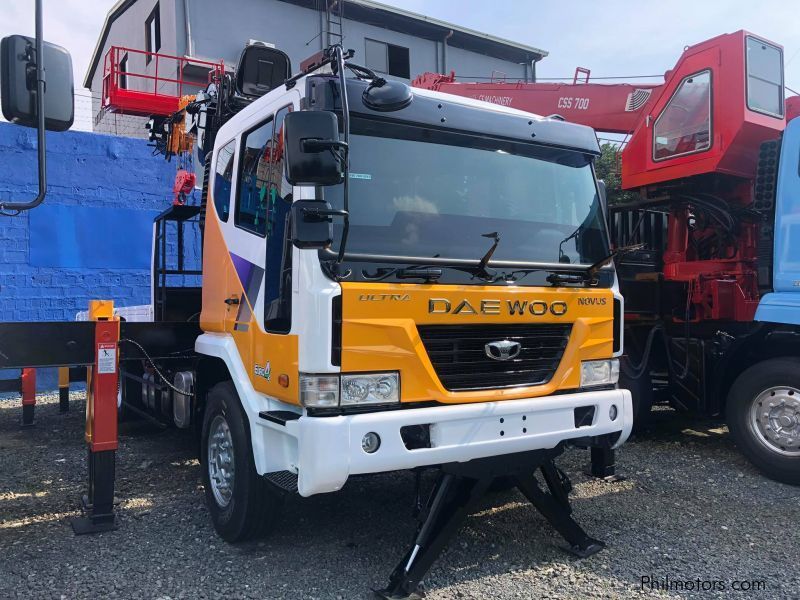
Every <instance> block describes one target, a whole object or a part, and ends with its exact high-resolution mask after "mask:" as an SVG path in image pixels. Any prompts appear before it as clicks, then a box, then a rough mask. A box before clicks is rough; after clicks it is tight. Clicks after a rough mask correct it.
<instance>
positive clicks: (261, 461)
mask: <svg viewBox="0 0 800 600" xmlns="http://www.w3.org/2000/svg"><path fill="white" fill-rule="evenodd" d="M351 55H352V53H351V52H345V51H344V50H343V49H342V48H341V47H338V46H336V47H332V48H330V49H329V50H327V51H325V52H323V53H321V54H320V55H319V56H318V57H317V58H316V59H315V60H313V61H307V63H306V67H305V68H304V69H303V70H302V72H300V73H299V74H297V75H294V76H291V70H290V66H289V61H288V58H287V57H286V55H285V54H284V53H282V52H280V51H279V50H276V49H273V48H268V47H266V46H260V45H253V46H249V47H248V48H247V49H246V50H245V52H244V53H243V55H242V59H241V61H240V65H239V68H238V69H237V71H236V74H235V75H234V76H231V75H224V76H222V77H220V78H219V79H218V80H217V81H215V82H214V83H213V84H212V85H211V86H209V88H208V89H207V90H206V91H205V92H203V93H201V94H198V97H197V98H196V99H195V100H194V101H193V102H192V103H190V104H189V105H188V106H187V107H186V109H185V110H186V113H187V114H190V115H194V116H195V117H196V121H197V124H198V132H197V145H198V148H199V149H200V151H201V153H202V154H204V163H205V174H204V177H203V193H202V203H201V205H200V206H189V205H178V206H173V207H171V208H170V209H168V210H167V211H165V213H164V214H163V215H161V216H160V217H159V219H158V220H157V222H156V239H155V241H154V270H153V281H154V284H153V307H152V308H153V311H154V314H155V319H154V320H153V321H152V322H149V323H135V322H132V321H119V322H118V323H119V326H118V327H119V337H120V341H119V354H118V358H119V364H120V378H121V388H122V410H123V411H125V410H127V409H131V410H133V411H135V412H137V413H139V414H149V415H150V416H151V418H152V417H156V418H159V419H161V420H162V421H165V422H169V423H170V424H174V425H175V426H177V427H178V428H193V429H194V430H195V431H196V432H197V433H198V435H199V440H200V458H201V465H202V475H203V483H204V487H205V493H206V499H207V504H208V507H209V512H210V514H211V518H212V521H213V523H214V527H215V528H216V530H217V531H218V532H219V534H220V535H221V536H222V537H223V538H224V539H225V540H228V541H238V540H242V539H245V538H248V537H252V536H253V535H255V534H258V533H261V532H263V531H265V529H267V528H268V526H269V525H270V524H271V523H274V522H275V520H276V519H278V518H279V515H280V506H281V502H280V497H281V495H282V494H286V493H299V494H300V495H302V496H311V495H314V494H321V493H328V492H335V491H337V490H340V489H341V488H342V487H343V486H345V485H346V483H347V481H348V480H349V478H351V477H353V476H357V475H368V474H375V473H385V472H389V471H396V470H416V471H417V472H418V473H419V472H422V471H423V470H431V471H433V472H435V473H436V475H435V477H434V483H433V485H432V489H431V491H430V494H429V495H428V496H427V500H426V501H425V502H423V501H422V499H421V498H420V501H419V505H420V506H421V507H422V510H421V519H420V526H419V529H418V531H417V535H416V539H415V541H414V543H413V544H412V546H411V547H410V548H409V550H408V552H407V553H406V555H405V556H404V557H403V559H402V561H401V562H400V563H399V564H398V567H397V568H396V569H395V571H394V573H393V574H392V576H391V579H390V583H389V585H388V586H387V588H386V589H385V590H382V591H381V592H380V595H382V596H383V597H390V598H400V597H411V596H413V595H414V594H415V593H416V590H417V586H418V584H419V582H420V580H421V578H422V576H423V575H424V574H425V572H426V571H427V569H428V568H429V567H430V565H431V564H432V563H433V561H434V560H435V558H436V556H437V555H438V554H439V553H440V552H441V550H442V549H443V547H444V546H445V544H446V543H447V540H448V539H449V538H450V537H451V536H452V535H453V533H454V532H455V531H456V529H457V527H458V525H459V524H460V522H461V521H462V520H463V519H464V518H465V517H466V515H467V513H468V511H469V510H470V508H471V507H472V506H474V501H476V500H477V499H478V498H479V497H480V496H481V495H482V494H483V492H484V491H485V490H486V489H487V488H489V487H490V486H491V485H492V484H493V483H497V481H498V480H499V479H502V480H504V481H506V482H508V481H510V482H511V483H512V484H513V485H516V486H517V487H518V488H519V489H520V491H521V492H522V493H523V494H524V495H525V496H526V497H527V498H528V499H529V500H530V501H531V502H532V503H533V504H534V505H535V506H536V507H537V508H538V509H539V510H540V512H542V514H543V515H544V516H545V517H546V518H547V519H548V520H549V521H550V522H551V523H552V524H553V525H554V527H555V528H556V529H557V530H558V531H559V532H560V533H561V534H562V535H563V536H564V537H565V538H566V540H567V542H568V546H569V548H570V549H571V550H572V551H573V552H575V553H576V554H579V555H581V556H587V555H590V554H593V553H594V552H596V551H598V550H599V549H600V548H602V545H603V544H602V542H599V541H598V540H595V539H593V538H591V537H589V536H588V535H587V534H586V533H585V532H584V531H583V530H582V529H581V528H580V527H579V526H578V524H577V523H576V522H575V521H574V520H573V519H572V518H571V516H570V507H569V500H568V492H569V487H570V486H569V481H568V479H567V478H566V476H565V475H564V473H563V472H561V471H560V470H559V469H558V468H557V467H556V466H555V464H554V462H553V460H554V459H555V458H556V457H557V456H558V455H559V454H561V453H562V452H563V450H564V449H565V447H567V446H568V445H570V444H573V445H578V446H581V447H591V448H615V447H617V446H619V445H620V444H622V443H623V442H624V441H625V440H626V439H627V437H628V435H629V433H630V430H631V424H632V417H633V415H632V408H631V398H630V394H629V392H628V391H626V390H620V389H618V388H617V377H618V372H619V363H618V357H619V356H620V355H621V353H622V342H623V340H622V332H623V323H622V315H623V301H622V297H621V296H620V294H619V291H618V287H617V278H616V274H615V271H614V266H613V254H612V253H611V252H610V250H609V242H608V239H609V236H608V230H607V224H606V220H605V211H604V198H603V190H602V185H601V184H600V183H599V182H598V181H597V178H596V176H595V172H594V167H593V162H594V160H595V158H596V157H597V156H598V155H599V148H598V143H597V139H596V136H595V134H594V132H593V130H591V129H590V128H588V127H584V126H580V125H575V124H571V123H566V122H563V121H561V120H559V119H556V118H544V117H539V116H536V115H533V114H529V113H525V112H521V111H518V110H514V109H510V108H507V107H502V106H497V105H492V104H488V103H483V102H480V101H475V100H471V99H467V98H461V97H456V96H451V95H448V94H442V93H438V92H433V91H424V90H413V91H412V89H411V88H410V87H409V86H408V85H406V84H405V83H402V82H397V81H389V80H386V79H384V78H382V77H380V76H379V75H377V74H375V73H372V72H370V71H369V70H368V69H365V68H363V67H359V66H358V65H356V64H353V62H352V60H351V59H352V56H351ZM164 126H165V125H164V123H163V122H161V123H156V124H155V125H154V127H153V135H154V137H155V138H159V136H160V135H162V134H163V132H164ZM193 218H196V219H197V220H198V222H199V225H200V229H201V230H202V238H203V239H202V249H203V250H202V271H201V273H199V275H200V276H201V278H202V282H201V285H197V281H194V280H193V279H192V278H191V277H178V278H176V277H175V276H181V275H187V274H188V275H192V274H193V273H190V272H189V271H187V270H185V269H182V267H181V265H182V264H183V262H182V261H180V260H179V261H178V265H179V267H178V268H175V267H174V265H173V266H168V264H171V263H170V261H169V260H168V259H167V257H166V256H165V255H164V254H165V253H166V252H167V251H168V250H169V249H170V248H172V247H173V246H172V244H171V243H167V241H166V240H167V237H169V235H171V234H168V232H167V227H166V225H167V224H168V222H170V221H172V222H175V223H177V224H178V226H179V227H181V228H182V227H183V225H184V224H186V223H187V222H190V221H191V220H192V219H193ZM179 246H180V244H179ZM179 249H180V248H179ZM195 275H197V274H195ZM176 280H177V283H176ZM192 284H193V285H192ZM198 315H199V316H198ZM107 317H109V316H108V315H107ZM105 327H106V328H108V327H109V326H108V325H106V326H105ZM112 328H113V326H112ZM23 330H24V328H17V329H15V330H14V331H17V332H22V331H23ZM9 331H11V329H9ZM52 331H55V330H52ZM75 331H76V332H77V331H79V328H78V325H77V324H76V328H75ZM80 331H84V329H80ZM88 331H89V334H87V335H91V331H90V330H88ZM0 333H2V332H0ZM84 333H85V331H84ZM19 335H20V336H22V335H23V333H19ZM50 335H51V336H53V337H51V338H50V339H51V342H50V344H49V347H48V348H45V349H43V350H42V351H43V352H44V351H47V352H50V353H51V354H52V353H53V352H55V350H54V348H57V347H58V346H59V344H60V343H61V342H62V341H64V340H63V339H61V338H57V337H55V336H56V335H57V333H52V332H51V334H50ZM59 335H60V334H59ZM82 335H83V334H82ZM62 337H63V336H62ZM6 339H10V338H6ZM64 339H66V338H64ZM98 339H99V338H98ZM110 339H113V336H112V338H110ZM92 341H93V338H92ZM31 343H32V342H31ZM187 344H188V347H187ZM8 347H11V346H8ZM70 347H71V348H72V349H73V350H72V355H71V356H73V357H75V356H76V350H75V349H76V348H79V347H82V346H81V344H75V343H73V345H72V346H70ZM88 347H89V348H93V345H92V343H89V344H88ZM108 348H109V346H108V343H106V346H103V349H104V350H105V351H106V352H107V353H108ZM110 348H111V349H113V344H111V346H110ZM28 356H30V354H28ZM111 356H112V358H111V359H110V360H108V361H105V363H104V364H105V370H104V368H103V367H101V366H99V365H100V363H98V362H97V361H98V360H99V359H97V358H96V354H95V353H94V350H91V353H90V354H88V355H87V357H86V362H91V361H92V360H94V361H95V363H96V368H95V377H100V376H111V375H113V369H114V360H113V355H111ZM9 360H10V359H9ZM20 360H21V359H20ZM66 360H69V358H64V357H62V356H61V355H59V356H58V357H55V356H47V357H42V358H41V359H39V360H38V361H37V363H38V364H40V365H44V364H64V362H65V361H66ZM74 361H75V362H74V363H73V364H75V363H81V362H82V361H79V360H77V358H74ZM6 362H8V361H6ZM11 362H13V361H11ZM4 364H5V363H4ZM67 364H68V363H67ZM6 366H7V365H6ZM114 433H115V431H114ZM107 447H108V448H116V446H115V445H109V446H107ZM110 460H111V476H112V478H113V452H112V456H111V458H110ZM92 464H93V465H95V463H92ZM93 469H94V471H93V473H94V474H95V477H97V476H98V475H97V473H99V471H98V470H97V469H99V467H97V465H95V466H94V467H93ZM537 471H540V472H541V479H537V477H536V476H535V473H536V472H537ZM112 481H113V479H112ZM418 481H419V478H418ZM540 482H541V483H540ZM542 483H543V485H542ZM112 485H113V484H112ZM423 487H424V486H423ZM112 491H113V487H112ZM417 494H418V498H419V497H420V492H419V489H418V492H417ZM112 497H113V493H112V494H111V496H109V498H112ZM109 503H110V500H109ZM109 509H110V504H109Z"/></svg>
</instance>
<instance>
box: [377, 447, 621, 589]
mask: <svg viewBox="0 0 800 600" xmlns="http://www.w3.org/2000/svg"><path fill="white" fill-rule="evenodd" d="M562 451H563V449H561V448H557V449H554V450H534V451H531V452H523V453H519V454H511V455H505V456H497V457H491V458H484V459H477V460H473V461H470V462H467V463H452V464H447V465H442V467H441V470H440V472H439V475H438V477H437V479H436V483H435V484H434V486H433V489H432V490H431V493H430V495H429V496H428V500H427V502H426V503H425V506H424V507H423V510H422V511H421V513H420V518H419V525H418V527H417V531H416V535H415V537H414V542H413V544H412V545H411V547H410V548H409V549H408V550H407V551H406V553H405V555H404V556H403V559H402V560H401V561H400V563H399V564H398V565H397V566H396V567H395V569H394V571H393V572H392V574H391V576H390V577H389V585H388V586H387V587H386V588H384V589H382V590H373V591H374V593H375V595H376V596H377V597H378V598H383V599H385V600H409V599H415V598H422V597H423V595H424V594H423V593H422V592H421V591H420V589H419V585H420V582H421V581H422V578H423V577H424V575H425V574H426V573H427V572H428V570H429V569H430V567H431V566H432V565H433V563H434V562H435V561H436V559H437V558H438V556H439V555H440V554H441V553H442V551H443V550H444V548H445V546H446V545H447V544H448V542H449V541H450V539H451V538H452V537H453V536H454V535H455V533H456V532H457V531H458V528H459V527H460V526H461V524H462V523H463V521H464V520H465V519H466V517H467V515H468V514H469V513H470V512H471V510H472V509H473V508H474V507H475V505H476V504H477V502H478V500H480V498H481V497H482V496H483V494H484V493H485V492H486V490H487V489H488V488H489V486H490V485H491V483H492V482H493V481H494V480H495V479H496V478H498V477H511V478H513V480H514V482H515V483H516V486H517V488H518V489H519V490H520V492H522V494H523V495H524V496H525V497H526V498H527V499H528V500H529V501H530V502H531V504H533V505H534V506H535V507H536V509H537V510H538V511H539V512H540V513H541V514H542V515H543V516H544V517H545V518H546V519H547V520H548V521H549V522H550V524H551V525H552V526H553V527H554V528H555V529H556V531H558V532H559V533H560V534H561V535H562V536H563V537H564V539H565V540H566V542H567V543H566V545H565V549H566V550H567V551H569V552H571V553H572V554H575V555H576V556H579V557H581V558H585V557H587V556H591V555H592V554H595V553H597V552H599V551H600V550H602V549H603V548H604V547H605V544H604V543H603V542H601V541H600V540H596V539H594V538H592V537H589V536H588V535H587V534H586V532H585V531H584V530H583V529H581V527H580V525H578V524H577V523H576V522H575V520H574V519H573V518H572V516H571V512H572V509H571V507H570V504H569V497H568V495H569V492H570V490H571V489H572V486H571V484H570V482H569V479H568V478H567V476H566V475H565V474H564V473H563V472H562V471H560V470H559V469H558V467H556V466H555V463H554V462H553V460H554V459H555V457H556V456H558V455H559V454H561V452H562ZM537 469H540V470H541V473H542V478H543V479H544V482H545V484H546V487H547V489H548V491H547V492H545V491H544V490H543V489H542V488H541V487H540V486H539V482H538V481H537V479H536V477H535V476H534V473H535V472H536V470H537Z"/></svg>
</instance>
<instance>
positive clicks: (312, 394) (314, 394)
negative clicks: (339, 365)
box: [300, 373, 339, 408]
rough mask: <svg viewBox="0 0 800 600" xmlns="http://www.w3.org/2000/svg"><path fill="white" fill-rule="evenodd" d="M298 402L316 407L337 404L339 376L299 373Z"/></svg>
mask: <svg viewBox="0 0 800 600" xmlns="http://www.w3.org/2000/svg"><path fill="white" fill-rule="evenodd" d="M300 404H302V405H303V406H313V407H317V408H328V407H332V406H339V376H338V375H306V374H304V373H301V374H300Z"/></svg>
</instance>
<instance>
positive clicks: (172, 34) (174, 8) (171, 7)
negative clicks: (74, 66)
mask: <svg viewBox="0 0 800 600" xmlns="http://www.w3.org/2000/svg"><path fill="white" fill-rule="evenodd" d="M156 4H158V5H159V14H160V15H161V48H160V49H159V53H161V54H169V55H173V56H182V55H183V54H184V53H185V49H184V48H185V43H184V38H181V39H178V37H177V35H176V32H177V31H178V21H177V20H178V18H180V19H183V0H138V1H137V2H135V3H134V4H133V5H132V6H131V7H130V8H128V10H127V11H125V14H124V15H123V16H122V17H121V18H119V19H117V20H116V21H114V22H113V23H112V24H111V29H110V31H109V34H108V38H107V39H106V43H105V45H104V46H103V49H102V52H101V53H100V62H99V63H98V67H97V70H96V72H95V75H94V78H93V79H92V86H91V92H92V97H93V102H92V109H93V113H94V115H95V123H94V131H96V132H101V133H111V134H114V135H124V136H126V137H139V138H146V137H147V131H146V130H145V128H144V124H145V123H146V122H147V119H146V118H143V117H132V116H128V115H117V114H113V113H107V114H100V98H101V95H102V90H103V65H104V62H105V57H106V54H107V53H108V50H109V48H110V47H111V46H123V47H125V48H133V49H137V50H146V46H145V21H146V20H147V17H148V16H149V15H150V13H151V12H152V11H153V8H154V7H155V5H156ZM178 5H179V6H180V15H179V14H178ZM181 27H182V25H181ZM181 31H183V29H181ZM155 66H156V65H155V62H154V61H151V62H150V64H149V65H148V64H146V61H145V55H144V54H137V53H135V52H131V53H129V54H128V71H129V72H130V73H140V74H145V75H155ZM159 76H162V77H167V78H170V79H177V62H176V61H165V62H161V63H160V64H159ZM153 85H154V80H150V79H145V78H137V77H133V76H128V88H129V89H133V90H145V89H146V90H150V89H152V88H153ZM159 85H160V91H163V92H165V93H174V92H172V91H171V90H172V88H173V86H171V84H168V83H164V82H160V83H159ZM167 86H169V89H167Z"/></svg>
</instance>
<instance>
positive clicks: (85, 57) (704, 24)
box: [0, 0, 800, 129]
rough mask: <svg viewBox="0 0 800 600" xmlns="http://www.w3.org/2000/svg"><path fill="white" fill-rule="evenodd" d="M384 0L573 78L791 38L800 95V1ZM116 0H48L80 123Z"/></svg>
mask: <svg viewBox="0 0 800 600" xmlns="http://www.w3.org/2000/svg"><path fill="white" fill-rule="evenodd" d="M190 1H191V0H190ZM381 1H382V2H383V3H384V4H390V5H393V6H397V7H399V8H403V9H406V10H411V11H414V12H417V13H421V14H425V15H428V16H431V17H435V18H437V19H442V20H444V21H450V22H452V23H455V24H457V25H461V26H464V27H469V28H471V29H475V30H478V31H483V32H486V33H489V34H492V35H495V36H499V37H503V38H506V39H509V40H513V41H516V42H521V43H524V44H528V45H531V46H535V47H537V48H541V49H543V50H547V51H548V52H549V53H550V54H549V56H548V57H547V58H545V59H544V60H543V61H542V62H541V63H539V65H537V75H538V76H539V77H540V78H552V77H565V78H571V77H572V74H573V73H574V71H575V67H578V66H581V67H587V68H589V69H591V73H592V76H597V77H614V76H631V75H659V74H663V73H664V71H666V70H667V69H669V68H670V67H672V66H673V65H674V64H675V62H676V61H677V59H678V57H679V56H680V54H681V52H682V50H683V48H684V47H685V46H687V45H692V44H696V43H698V42H701V41H703V40H705V39H708V38H711V37H714V36H716V35H719V34H722V33H730V32H732V31H736V30H738V29H747V30H749V31H751V32H753V33H756V34H758V35H760V36H763V37H765V38H767V39H769V40H772V41H774V42H777V43H778V44H781V45H783V47H784V60H785V64H786V85H787V86H788V87H790V88H793V89H794V90H797V91H798V92H800V10H798V7H797V6H793V5H795V3H796V1H797V0H756V1H754V0H670V1H668V2H667V1H664V0H661V1H657V2H654V1H652V0H603V1H599V0H593V1H589V0H491V1H487V0H381ZM114 2H115V0H43V3H44V11H45V12H44V34H45V36H44V37H45V39H46V40H47V41H50V42H53V43H56V44H59V45H61V46H64V47H65V48H66V49H67V50H69V52H70V53H71V54H72V60H73V68H74V71H75V84H76V125H75V126H76V128H78V129H89V128H91V125H90V123H91V111H90V106H91V101H90V98H89V91H88V90H86V89H84V88H83V87H82V85H83V77H84V74H85V73H86V67H87V65H88V63H89V58H90V56H91V53H92V50H93V49H94V45H95V43H96V41H97V38H98V36H99V34H100V29H101V27H102V24H103V20H104V18H105V15H106V13H107V12H108V10H109V8H111V6H113V4H114ZM33 31H34V25H33V1H32V0H2V1H0V37H4V36H6V35H10V34H14V33H20V34H24V35H33ZM413 75H417V73H412V76H413ZM464 75H471V74H469V73H464ZM655 81H657V80H655Z"/></svg>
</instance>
